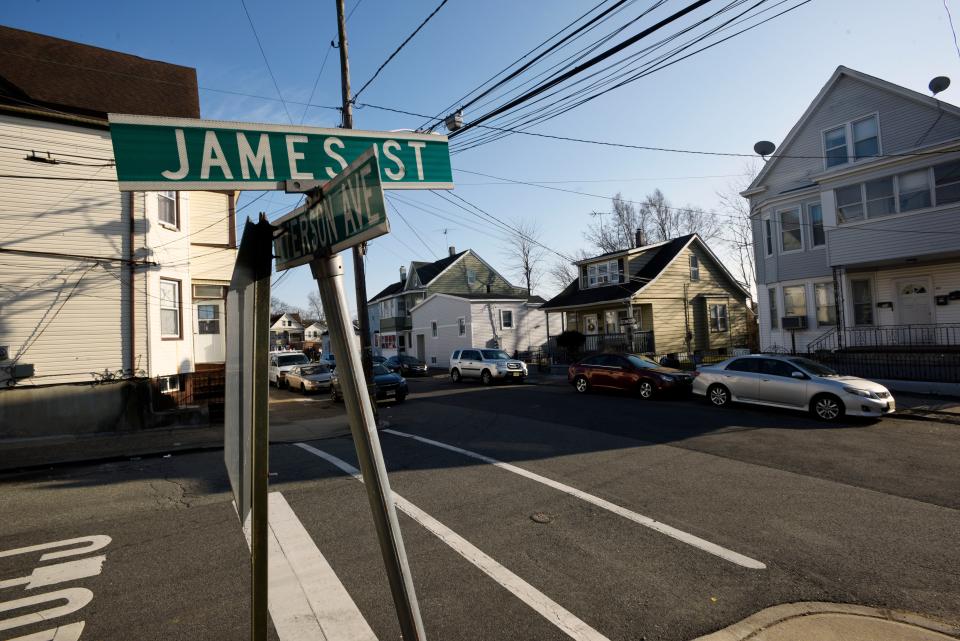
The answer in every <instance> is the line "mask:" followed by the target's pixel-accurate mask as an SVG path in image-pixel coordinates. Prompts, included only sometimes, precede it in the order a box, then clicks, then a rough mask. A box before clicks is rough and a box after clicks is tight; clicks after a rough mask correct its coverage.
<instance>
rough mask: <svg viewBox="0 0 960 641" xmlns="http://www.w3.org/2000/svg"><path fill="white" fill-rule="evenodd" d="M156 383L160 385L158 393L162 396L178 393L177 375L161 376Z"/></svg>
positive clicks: (178, 379)
mask: <svg viewBox="0 0 960 641" xmlns="http://www.w3.org/2000/svg"><path fill="white" fill-rule="evenodd" d="M157 383H158V384H159V385H160V391H161V392H162V393H163V394H169V393H170V392H179V391H180V377H179V376H177V375H174V376H161V377H159V378H158V379H157Z"/></svg>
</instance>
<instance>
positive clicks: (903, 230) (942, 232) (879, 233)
mask: <svg viewBox="0 0 960 641" xmlns="http://www.w3.org/2000/svg"><path fill="white" fill-rule="evenodd" d="M874 230H875V231H874ZM918 232H921V233H918ZM934 232H938V233H934ZM828 238H829V243H830V263H831V264H832V265H855V264H857V263H866V262H870V261H880V260H891V259H905V258H913V257H918V256H927V255H931V254H942V253H948V252H952V253H956V252H957V251H958V249H960V207H957V206H956V205H953V206H949V207H947V208H946V209H940V210H930V211H927V212H921V213H916V214H909V215H904V214H901V215H900V216H895V217H888V218H878V219H875V220H870V221H866V222H864V223H860V224H856V225H850V226H846V225H845V226H842V227H838V228H837V229H831V230H829V232H828Z"/></svg>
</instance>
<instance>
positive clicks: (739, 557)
mask: <svg viewBox="0 0 960 641" xmlns="http://www.w3.org/2000/svg"><path fill="white" fill-rule="evenodd" d="M383 431H384V432H387V433H389V434H393V435H394V436H402V437H404V438H410V439H413V440H415V441H420V442H421V443H426V444H427V445H433V446H435V447H439V448H442V449H445V450H449V451H451V452H457V453H458V454H463V455H464V456H469V457H470V458H475V459H477V460H480V461H484V462H485V463H489V464H491V465H495V466H497V467H499V468H500V469H503V470H507V471H508V472H513V473H514V474H519V475H520V476H523V477H526V478H528V479H531V480H533V481H536V482H537V483H542V484H544V485H546V486H548V487H552V488H554V489H555V490H560V491H561V492H564V493H566V494H569V495H570V496H575V497H577V498H578V499H581V500H583V501H586V502H587V503H592V504H593V505H596V506H597V507H602V508H603V509H605V510H609V511H610V512H613V513H614V514H619V515H620V516H622V517H623V518H625V519H629V520H630V521H633V522H634V523H637V524H639V525H642V526H644V527H648V528H650V529H651V530H654V531H656V532H660V533H661V534H665V535H667V536H669V537H670V538H673V539H676V540H677V541H681V542H683V543H686V544H687V545H692V546H693V547H695V548H698V549H700V550H703V551H704V552H707V553H709V554H712V555H714V556H718V557H720V558H721V559H724V560H726V561H730V562H731V563H735V564H736V565H739V566H742V567H745V568H750V569H751V570H765V569H766V568H767V566H766V565H765V564H763V563H761V562H760V561H757V560H756V559H751V558H750V557H748V556H744V555H743V554H740V553H739V552H734V551H733V550H729V549H727V548H725V547H722V546H719V545H717V544H716V543H711V542H710V541H707V540H706V539H701V538H700V537H698V536H695V535H693V534H690V533H688V532H684V531H683V530H678V529H677V528H675V527H672V526H670V525H667V524H666V523H661V522H660V521H657V520H655V519H652V518H650V517H649V516H644V515H643V514H638V513H636V512H634V511H632V510H628V509H627V508H625V507H621V506H619V505H617V504H615V503H611V502H610V501H607V500H605V499H602V498H600V497H598V496H594V495H592V494H588V493H586V492H584V491H583V490H578V489H577V488H575V487H570V486H569V485H565V484H563V483H560V482H558V481H554V480H553V479H548V478H547V477H545V476H540V475H539V474H536V473H534V472H531V471H529V470H525V469H523V468H522V467H517V466H516V465H511V464H510V463H504V462H503V461H498V460H497V459H495V458H491V457H489V456H486V455H484V454H479V453H477V452H471V451H470V450H465V449H463V448H461V447H456V446H455V445H448V444H446V443H441V442H440V441H434V440H433V439H429V438H424V437H422V436H416V435H414V434H407V433H406V432H399V431H397V430H393V429H386V430H383Z"/></svg>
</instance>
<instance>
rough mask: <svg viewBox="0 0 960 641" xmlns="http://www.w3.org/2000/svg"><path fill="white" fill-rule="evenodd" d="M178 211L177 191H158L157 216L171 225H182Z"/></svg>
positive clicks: (162, 221)
mask: <svg viewBox="0 0 960 641" xmlns="http://www.w3.org/2000/svg"><path fill="white" fill-rule="evenodd" d="M177 213H178V212H177V192H175V191H159V192H157V218H159V219H160V222H161V223H164V224H167V225H170V226H171V227H180V220H179V219H178V218H179V217H178V216H177Z"/></svg>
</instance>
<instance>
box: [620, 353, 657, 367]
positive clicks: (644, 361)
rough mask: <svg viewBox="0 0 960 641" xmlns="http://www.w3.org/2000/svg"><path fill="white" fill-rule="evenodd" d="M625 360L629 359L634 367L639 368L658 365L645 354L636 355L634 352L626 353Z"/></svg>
mask: <svg viewBox="0 0 960 641" xmlns="http://www.w3.org/2000/svg"><path fill="white" fill-rule="evenodd" d="M627 360H628V361H630V364H631V365H633V366H634V367H639V368H640V369H656V368H658V367H660V365H659V364H657V363H656V362H654V361H652V360H650V359H649V358H647V357H646V356H638V355H636V354H627Z"/></svg>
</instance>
